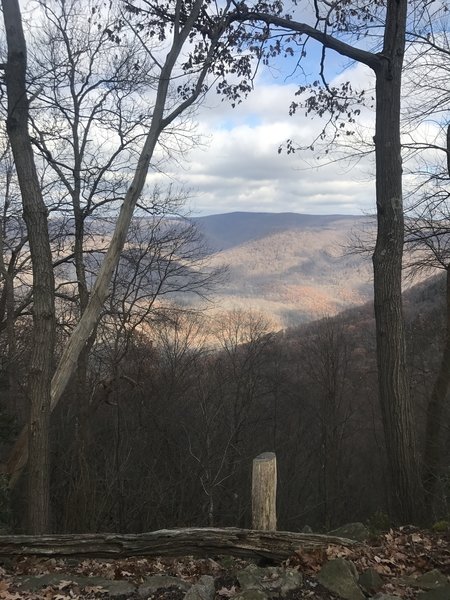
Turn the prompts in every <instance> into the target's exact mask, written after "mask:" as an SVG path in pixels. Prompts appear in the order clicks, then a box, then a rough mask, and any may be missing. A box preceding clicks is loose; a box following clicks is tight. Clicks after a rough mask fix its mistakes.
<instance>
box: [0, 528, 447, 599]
mask: <svg viewBox="0 0 450 600" xmlns="http://www.w3.org/2000/svg"><path fill="white" fill-rule="evenodd" d="M335 558H343V559H345V560H349V561H352V562H353V564H354V565H355V566H356V568H357V570H358V572H359V573H362V572H363V571H365V570H366V569H369V568H371V569H374V570H375V571H376V572H377V573H378V574H379V575H380V576H381V578H382V579H383V582H384V585H383V588H382V591H383V592H384V593H388V594H394V595H396V596H398V597H400V598H402V599H404V600H410V599H411V600H414V599H416V598H417V597H418V594H419V593H420V590H418V589H413V588H412V587H410V586H408V583H407V582H408V579H407V578H411V577H414V578H415V577H418V576H420V575H423V574H424V573H426V572H428V571H430V570H432V569H438V570H439V571H440V572H441V573H442V574H444V575H446V576H448V575H450V535H449V533H448V532H446V533H435V532H430V531H427V530H421V529H418V528H415V527H401V528H399V529H395V530H394V529H391V530H390V531H389V532H387V533H385V534H382V535H379V536H377V537H374V538H373V539H371V540H369V541H368V542H367V543H364V544H358V545H356V546H352V547H344V546H339V545H333V544H330V545H328V546H327V547H323V548H314V549H307V548H299V549H298V550H297V551H296V552H294V553H293V555H292V556H291V557H290V558H288V559H287V560H286V561H284V563H283V565H284V566H286V567H289V568H290V569H292V568H295V569H298V570H299V571H301V572H302V573H303V575H304V584H303V586H302V589H301V590H300V589H299V590H293V591H292V592H290V593H289V595H288V598H287V600H302V599H303V598H305V599H306V598H311V599H322V600H335V599H336V598H337V597H336V596H335V595H334V594H332V593H331V592H329V591H327V590H325V588H322V586H320V585H319V584H318V583H317V582H316V580H315V577H316V575H317V573H318V572H319V571H320V569H321V568H322V566H323V564H324V563H325V562H326V561H327V560H332V559H335ZM251 562H252V561H245V560H242V559H237V558H235V559H232V561H231V562H230V560H229V559H227V560H226V561H224V565H225V564H226V566H223V565H222V564H221V558H220V557H211V558H206V559H196V558H193V557H191V556H187V557H182V558H176V559H169V558H165V557H164V558H136V557H133V558H127V559H117V560H100V559H84V560H80V561H79V562H77V561H74V560H73V559H69V560H65V559H60V558H38V557H23V558H20V557H19V558H16V559H7V560H5V561H4V562H3V563H2V560H1V559H0V600H81V599H86V600H88V599H100V598H102V599H103V600H106V598H108V597H109V594H108V593H107V591H106V590H105V589H103V588H102V587H101V586H96V585H94V584H93V585H86V586H85V587H81V586H80V585H78V584H77V583H76V582H74V581H71V580H70V576H68V578H67V579H66V578H65V579H64V580H62V581H61V582H59V583H58V585H55V586H47V587H44V588H42V589H41V590H39V591H38V592H26V591H23V590H21V589H20V588H19V587H18V586H17V583H16V577H19V576H36V575H44V574H48V573H51V574H58V573H61V575H64V576H66V575H67V574H68V573H70V574H71V575H73V576H74V577H75V578H76V576H84V577H102V578H104V579H108V580H112V581H129V582H131V583H133V584H135V585H139V584H140V583H142V582H143V581H144V579H145V578H146V577H151V576H152V575H170V576H173V577H177V578H179V579H181V580H183V581H186V582H189V583H195V582H197V581H198V580H199V579H200V577H201V576H202V575H212V576H213V577H215V579H216V600H227V599H228V598H232V597H233V596H234V595H236V594H237V593H238V592H239V591H240V588H239V584H238V582H237V580H236V577H235V573H236V572H237V571H239V570H240V569H243V568H245V567H246V566H247V565H248V564H250V563H251ZM175 595H176V594H175V590H174V592H173V593H172V594H171V593H170V591H169V590H161V594H155V595H152V599H153V600H174V599H175ZM178 595H179V591H178ZM128 597H129V598H135V597H136V598H137V597H138V596H137V595H136V596H135V595H134V594H133V595H131V596H128Z"/></svg>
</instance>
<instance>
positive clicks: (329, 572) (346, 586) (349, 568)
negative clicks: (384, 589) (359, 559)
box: [317, 558, 365, 600]
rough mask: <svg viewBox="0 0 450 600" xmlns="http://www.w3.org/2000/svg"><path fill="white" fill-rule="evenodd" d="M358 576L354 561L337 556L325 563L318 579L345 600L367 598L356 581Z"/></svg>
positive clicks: (363, 599) (362, 599)
mask: <svg viewBox="0 0 450 600" xmlns="http://www.w3.org/2000/svg"><path fill="white" fill-rule="evenodd" d="M357 577H358V573H357V571H356V568H355V565H354V564H353V563H352V562H350V561H347V560H344V559H343V558H336V559H334V560H329V561H328V562H326V563H325V564H324V565H323V567H322V569H321V570H320V572H319V574H318V576H317V580H318V581H319V583H320V584H322V585H323V586H324V587H325V588H327V590H329V591H330V592H333V593H335V594H337V595H338V596H339V597H340V598H344V600H365V597H364V594H363V593H362V591H361V589H360V587H359V586H358V584H357V583H356V580H357Z"/></svg>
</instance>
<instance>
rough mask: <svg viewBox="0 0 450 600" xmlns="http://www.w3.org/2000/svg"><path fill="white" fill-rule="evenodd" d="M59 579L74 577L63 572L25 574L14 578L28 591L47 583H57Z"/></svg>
mask: <svg viewBox="0 0 450 600" xmlns="http://www.w3.org/2000/svg"><path fill="white" fill-rule="evenodd" d="M61 581H74V578H73V576H72V575H67V574H65V573H45V575H25V576H22V577H16V579H15V582H16V583H17V585H18V586H19V587H20V588H22V589H23V590H26V591H28V592H37V591H38V590H39V589H40V588H42V587H45V586H47V585H59V584H60V583H61Z"/></svg>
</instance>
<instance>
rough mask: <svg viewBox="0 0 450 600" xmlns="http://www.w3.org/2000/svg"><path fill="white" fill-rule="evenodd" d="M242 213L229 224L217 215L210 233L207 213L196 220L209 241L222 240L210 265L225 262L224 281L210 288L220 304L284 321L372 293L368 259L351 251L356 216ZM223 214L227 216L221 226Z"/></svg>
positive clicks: (336, 308)
mask: <svg viewBox="0 0 450 600" xmlns="http://www.w3.org/2000/svg"><path fill="white" fill-rule="evenodd" d="M244 215H245V218H243V216H242V213H233V215H232V218H234V220H235V223H234V224H233V222H232V218H230V216H229V215H216V216H215V217H214V221H215V222H214V223H213V225H214V228H213V231H212V232H209V231H208V223H207V221H206V219H207V218H205V222H204V223H202V224H201V226H202V228H203V229H204V231H205V233H206V236H207V238H208V239H209V243H210V244H211V240H213V239H215V240H216V243H217V245H219V243H220V242H222V247H225V249H224V250H222V251H219V252H215V253H214V254H213V256H212V262H213V264H214V265H215V266H219V265H223V264H225V265H228V269H229V277H228V281H227V282H226V283H225V284H224V285H222V286H221V287H220V288H219V289H217V291H216V293H215V297H214V299H215V301H216V305H217V306H220V307H223V308H226V309H229V308H232V307H239V308H244V309H256V310H261V311H263V312H265V313H267V314H268V316H270V317H272V318H273V319H274V320H275V321H276V322H277V323H278V324H279V325H280V326H282V327H285V326H287V325H293V324H295V323H299V322H302V321H305V320H311V319H314V318H317V317H320V316H323V315H324V314H335V313H337V312H339V311H341V310H343V309H345V308H348V307H350V306H354V305H357V304H361V303H363V302H365V301H367V300H368V299H369V298H370V297H371V293H372V291H371V290H372V283H371V265H370V261H368V260H367V259H363V258H362V257H361V256H359V255H354V254H351V253H349V243H350V238H351V237H352V235H353V234H354V232H355V231H357V230H358V228H359V227H360V226H362V224H363V220H362V219H361V218H359V217H342V216H337V217H336V216H307V215H290V214H289V215H286V214H284V215H269V214H266V215H263V218H262V219H261V215H259V214H257V215H256V216H255V217H253V219H252V213H244ZM222 216H223V217H227V218H226V219H224V221H223V224H224V228H223V229H222V230H221V229H220V227H219V225H220V217H222ZM272 217H273V220H271V218H272ZM297 217H299V218H297ZM242 221H244V222H247V224H248V225H249V227H248V229H247V230H245V228H244V227H243V226H242ZM226 230H228V232H229V234H228V237H227V231H226ZM246 231H247V236H246ZM246 237H247V239H245V238H246ZM252 238H253V239H252Z"/></svg>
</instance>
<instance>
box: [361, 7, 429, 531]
mask: <svg viewBox="0 0 450 600" xmlns="http://www.w3.org/2000/svg"><path fill="white" fill-rule="evenodd" d="M406 13H407V1H406V0H391V1H389V2H388V7H387V15H386V27H385V36H384V46H383V52H382V54H381V59H382V60H381V61H380V63H379V66H378V67H377V68H376V69H375V72H376V98H377V105H376V130H375V149H376V197H377V221H378V234H377V242H376V247H375V251H374V255H373V268H374V303H375V320H376V339H377V364H378V381H379V397H380V404H381V412H382V418H383V426H384V432H385V438H386V449H387V456H388V465H389V475H390V486H391V500H392V509H393V511H394V515H395V517H396V518H397V519H398V520H399V521H400V522H403V523H408V522H412V521H415V520H416V518H417V517H418V514H419V511H420V501H419V498H420V487H419V478H418V475H417V474H418V464H417V459H416V444H415V425H414V415H413V409H412V406H411V398H410V393H409V389H408V379H407V370H406V346H405V334H404V319H403V309H402V290H401V281H402V256H403V238H404V222H403V198H402V159H401V145H400V92H401V74H402V65H403V54H404V47H405V26H406Z"/></svg>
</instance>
